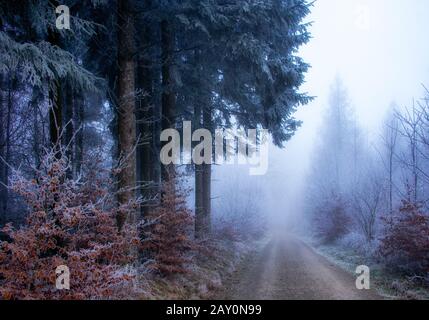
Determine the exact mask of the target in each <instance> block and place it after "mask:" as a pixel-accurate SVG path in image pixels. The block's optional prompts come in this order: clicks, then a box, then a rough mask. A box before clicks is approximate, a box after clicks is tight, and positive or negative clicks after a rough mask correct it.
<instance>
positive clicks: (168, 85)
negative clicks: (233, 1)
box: [161, 20, 176, 181]
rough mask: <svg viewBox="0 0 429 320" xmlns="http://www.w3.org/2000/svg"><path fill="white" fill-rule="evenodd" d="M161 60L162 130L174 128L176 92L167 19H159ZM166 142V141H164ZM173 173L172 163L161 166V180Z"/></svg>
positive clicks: (170, 35) (172, 50)
mask: <svg viewBox="0 0 429 320" xmlns="http://www.w3.org/2000/svg"><path fill="white" fill-rule="evenodd" d="M161 50H162V54H161V60H162V89H163V92H162V130H165V129H172V128H175V124H176V123H175V120H176V119H175V106H176V94H175V92H174V71H173V69H174V67H175V66H174V34H173V30H172V27H171V24H170V22H169V21H167V20H163V21H161ZM165 143H167V142H165ZM172 174H174V165H168V166H165V165H163V166H162V171H161V175H162V181H168V180H169V178H170V176H171V175H172Z"/></svg>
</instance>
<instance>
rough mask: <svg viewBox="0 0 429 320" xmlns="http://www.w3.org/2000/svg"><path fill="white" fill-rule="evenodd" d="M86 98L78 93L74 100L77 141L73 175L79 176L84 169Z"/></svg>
mask: <svg viewBox="0 0 429 320" xmlns="http://www.w3.org/2000/svg"><path fill="white" fill-rule="evenodd" d="M84 108H85V99H84V97H83V95H82V93H80V92H79V93H78V94H77V95H76V97H75V99H74V101H73V123H74V127H75V128H76V130H77V132H76V138H75V139H76V141H75V143H74V156H73V158H74V163H73V175H74V176H75V177H78V176H79V175H80V174H81V171H82V162H83V151H84V150H83V136H84V130H85V113H84Z"/></svg>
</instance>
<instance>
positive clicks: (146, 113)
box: [137, 26, 156, 216]
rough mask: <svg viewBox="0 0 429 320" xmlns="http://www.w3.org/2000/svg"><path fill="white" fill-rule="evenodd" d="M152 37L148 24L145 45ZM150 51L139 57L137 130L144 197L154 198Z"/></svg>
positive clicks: (146, 210) (144, 212) (145, 208)
mask: <svg viewBox="0 0 429 320" xmlns="http://www.w3.org/2000/svg"><path fill="white" fill-rule="evenodd" d="M151 42H152V39H151V30H150V28H149V27H148V26H147V27H146V28H145V30H144V35H143V39H142V43H143V47H149V46H150V43H151ZM148 55H149V54H148V52H147V51H146V52H143V53H142V55H141V56H140V58H139V63H138V69H137V71H138V76H137V79H138V80H137V81H138V88H139V89H140V90H141V91H142V93H143V96H142V97H140V99H139V102H138V110H137V116H138V120H137V123H138V125H137V130H138V136H139V137H140V141H139V146H138V148H137V163H138V170H137V171H138V177H139V181H140V183H143V184H144V185H145V187H144V189H143V190H141V194H142V196H143V197H147V198H152V197H153V196H154V193H155V194H156V190H154V185H153V183H152V179H153V176H154V175H153V170H154V164H153V159H154V158H155V157H156V155H154V154H153V148H152V141H153V107H152V105H151V103H152V99H151V97H152V96H153V89H152V83H153V80H152V78H153V75H152V61H151V59H150V58H149V57H148ZM153 205H154V203H152V202H151V201H148V202H146V203H145V204H144V205H143V206H142V208H141V214H142V215H144V216H145V215H147V214H148V213H149V209H150V207H151V206H153Z"/></svg>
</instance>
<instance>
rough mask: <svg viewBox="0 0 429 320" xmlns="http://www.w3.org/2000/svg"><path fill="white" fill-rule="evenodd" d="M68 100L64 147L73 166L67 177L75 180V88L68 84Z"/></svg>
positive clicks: (66, 103)
mask: <svg viewBox="0 0 429 320" xmlns="http://www.w3.org/2000/svg"><path fill="white" fill-rule="evenodd" d="M65 91H66V99H65V115H64V124H65V126H66V127H65V137H64V138H65V139H64V145H65V147H66V148H67V149H66V150H65V152H66V157H67V159H68V161H69V162H70V164H71V166H70V167H69V169H68V170H67V177H68V178H69V179H72V178H73V166H74V161H75V159H74V157H73V144H74V142H73V141H72V139H73V136H74V123H73V88H72V86H71V84H70V83H67V87H66V90H65Z"/></svg>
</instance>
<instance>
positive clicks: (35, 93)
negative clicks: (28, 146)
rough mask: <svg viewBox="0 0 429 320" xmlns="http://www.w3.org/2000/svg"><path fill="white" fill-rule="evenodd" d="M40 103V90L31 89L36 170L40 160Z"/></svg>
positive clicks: (41, 139) (41, 135)
mask: <svg viewBox="0 0 429 320" xmlns="http://www.w3.org/2000/svg"><path fill="white" fill-rule="evenodd" d="M41 101H42V90H41V89H40V88H38V87H34V88H33V89H32V96H31V105H30V106H31V110H32V112H33V136H34V139H33V156H34V164H35V166H36V168H39V166H40V163H41V159H42V149H41V147H42V145H43V142H42V141H43V130H41V128H40V121H39V120H40V118H39V104H40V103H41Z"/></svg>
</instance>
